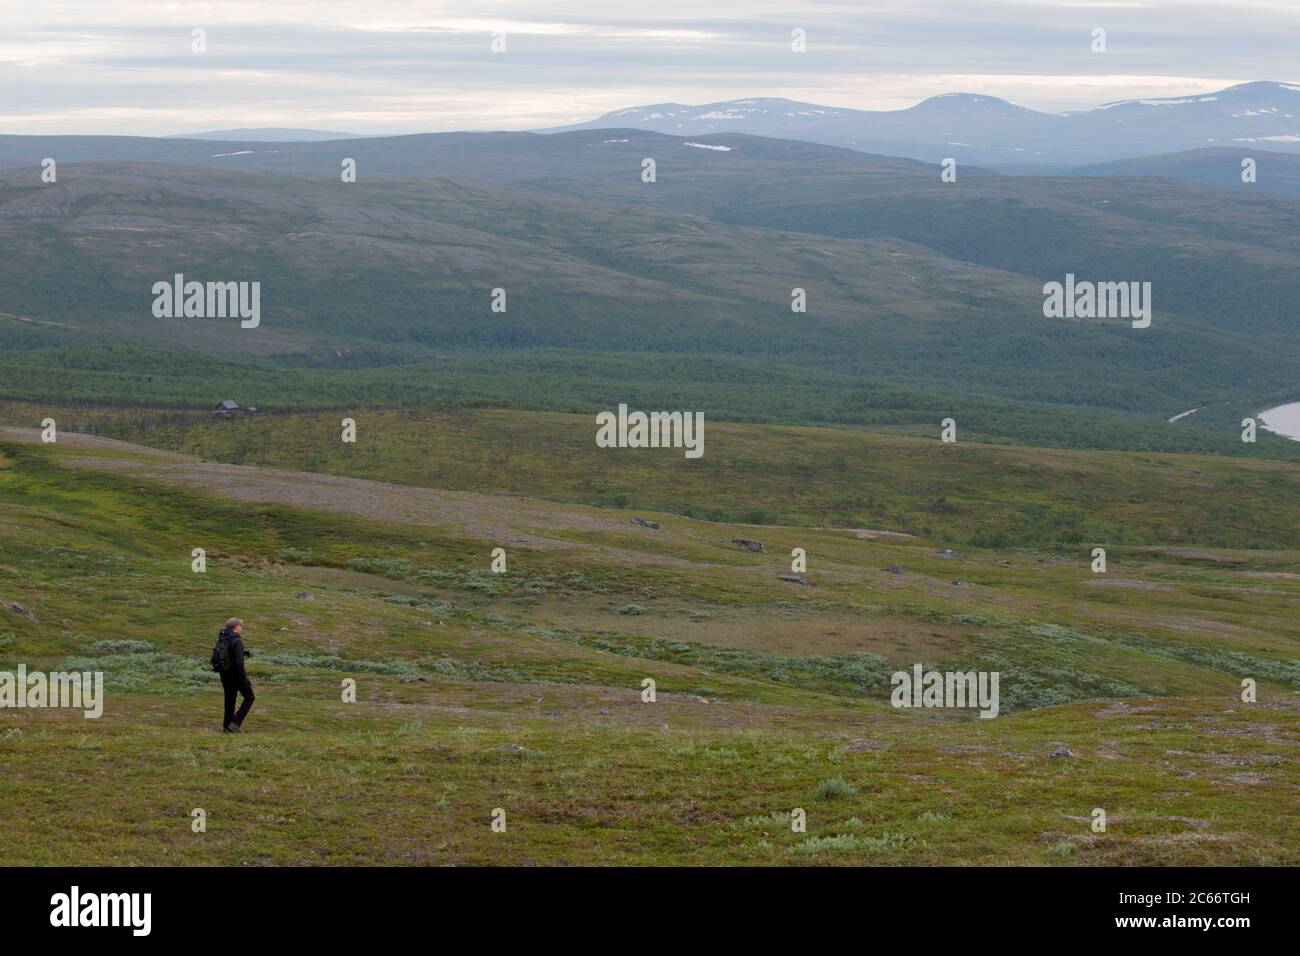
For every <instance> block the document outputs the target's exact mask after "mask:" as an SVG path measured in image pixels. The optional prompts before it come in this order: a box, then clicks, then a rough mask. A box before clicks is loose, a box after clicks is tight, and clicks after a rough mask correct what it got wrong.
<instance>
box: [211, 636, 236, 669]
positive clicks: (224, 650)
mask: <svg viewBox="0 0 1300 956" xmlns="http://www.w3.org/2000/svg"><path fill="white" fill-rule="evenodd" d="M231 637H233V635H232V634H231V633H230V632H229V631H226V630H222V632H221V633H220V634H218V635H217V643H216V646H214V647H213V648H212V669H213V670H214V671H216V672H217V673H218V674H226V673H229V672H230V639H231Z"/></svg>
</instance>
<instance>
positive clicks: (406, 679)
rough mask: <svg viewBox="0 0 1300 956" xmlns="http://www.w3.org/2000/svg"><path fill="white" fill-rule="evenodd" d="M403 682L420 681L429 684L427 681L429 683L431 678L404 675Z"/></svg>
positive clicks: (413, 682)
mask: <svg viewBox="0 0 1300 956" xmlns="http://www.w3.org/2000/svg"><path fill="white" fill-rule="evenodd" d="M402 683H403V684H416V683H419V684H427V683H429V678H427V677H403V678H402Z"/></svg>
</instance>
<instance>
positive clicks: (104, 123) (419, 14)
mask: <svg viewBox="0 0 1300 956" xmlns="http://www.w3.org/2000/svg"><path fill="white" fill-rule="evenodd" d="M0 3H3V6H4V7H5V10H4V11H3V20H4V23H5V29H4V32H3V33H0V132H7V133H136V134H149V135H158V134H171V133H180V132H192V131H199V130H205V129H214V128H228V127H236V126H305V127H318V128H324V129H335V130H349V131H353V132H360V133H402V132H422V131H437V130H446V129H522V128H530V127H541V126H551V125H560V124H565V123H570V122H578V121H582V120H587V119H591V118H593V117H595V116H597V115H599V114H601V113H604V112H607V111H609V110H613V109H618V108H621V107H626V106H632V105H638V104H646V103H654V102H663V101H674V102H683V103H707V102H711V101H716V100H723V99H730V98H736V97H747V96H785V97H789V98H791V99H799V100H809V101H813V102H819V103H826V104H829V105H833V106H845V107H857V108H864V109H894V108H901V107H905V106H910V105H912V104H913V103H915V102H916V101H918V100H920V99H924V98H925V97H927V96H931V95H933V94H936V93H944V92H953V91H965V92H982V93H989V94H992V95H995V96H1002V97H1004V98H1006V99H1009V100H1012V101H1013V102H1016V103H1019V104H1021V105H1024V106H1030V107H1033V108H1036V109H1046V110H1065V109H1077V108H1086V107H1090V106H1094V105H1097V104H1098V103H1101V102H1104V101H1107V100H1113V99H1124V98H1129V97H1139V96H1175V95H1184V94H1191V93H1201V92H1206V91H1209V90H1213V89H1217V88H1220V87H1223V86H1227V85H1230V84H1232V83H1236V82H1242V81H1245V80H1252V79H1271V80H1292V79H1296V77H1295V76H1294V75H1292V74H1293V71H1294V58H1295V50H1296V49H1297V48H1300V42H1298V41H1300V6H1298V5H1296V4H1294V3H1290V2H1277V0H1231V2H1228V0H1217V2H1213V3H1209V2H1200V0H1142V2H1138V0H1133V2H1120V0H1117V2H1105V0H1100V2H1087V0H978V2H961V0H956V2H955V0H881V2H873V3H871V4H869V5H868V4H862V3H860V2H840V0H798V2H796V0H747V2H731V0H689V2H687V0H657V2H656V3H654V4H646V5H641V6H636V5H631V4H622V5H619V9H617V10H615V9H611V7H612V6H613V5H611V4H610V3H609V2H608V0H599V2H596V0H577V2H573V3H568V4H564V5H557V4H555V3H553V2H545V3H543V2H536V0H511V2H478V0H466V2H456V3H437V2H435V3H429V2H404V0H348V2H342V0H276V2H252V0H212V2H204V3H192V4H178V3H170V2H166V3H165V2H152V0H114V2H112V3H103V2H98V3H97V2H64V0H44V2H41V3H20V2H19V0H0ZM864 8H866V9H864ZM1095 28H1102V29H1104V30H1106V34H1107V50H1106V52H1105V53H1094V52H1093V51H1092V49H1091V44H1092V31H1093V30H1094V29H1095ZM795 29H801V30H803V31H805V32H806V36H807V52H805V53H795V52H793V51H792V49H791V32H792V31H793V30H795ZM195 30H202V31H204V33H203V37H204V39H205V50H204V52H194V50H193V46H194V39H193V37H194V31H195ZM494 33H496V34H498V35H502V34H503V35H504V46H505V49H504V51H502V52H494V51H493V49H492V42H493V35H494ZM499 45H500V43H499V42H498V46H499Z"/></svg>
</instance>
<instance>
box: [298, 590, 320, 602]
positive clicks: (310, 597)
mask: <svg viewBox="0 0 1300 956" xmlns="http://www.w3.org/2000/svg"><path fill="white" fill-rule="evenodd" d="M298 600H299V601H314V600H316V595H314V594H312V593H311V592H310V591H299V592H298Z"/></svg>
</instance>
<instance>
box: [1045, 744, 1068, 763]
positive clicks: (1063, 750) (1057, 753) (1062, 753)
mask: <svg viewBox="0 0 1300 956" xmlns="http://www.w3.org/2000/svg"><path fill="white" fill-rule="evenodd" d="M1048 756H1049V757H1069V758H1070V759H1071V760H1073V759H1074V751H1073V750H1071V749H1070V748H1069V747H1057V748H1056V749H1055V750H1053V751H1052V752H1051V753H1050V754H1048Z"/></svg>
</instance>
